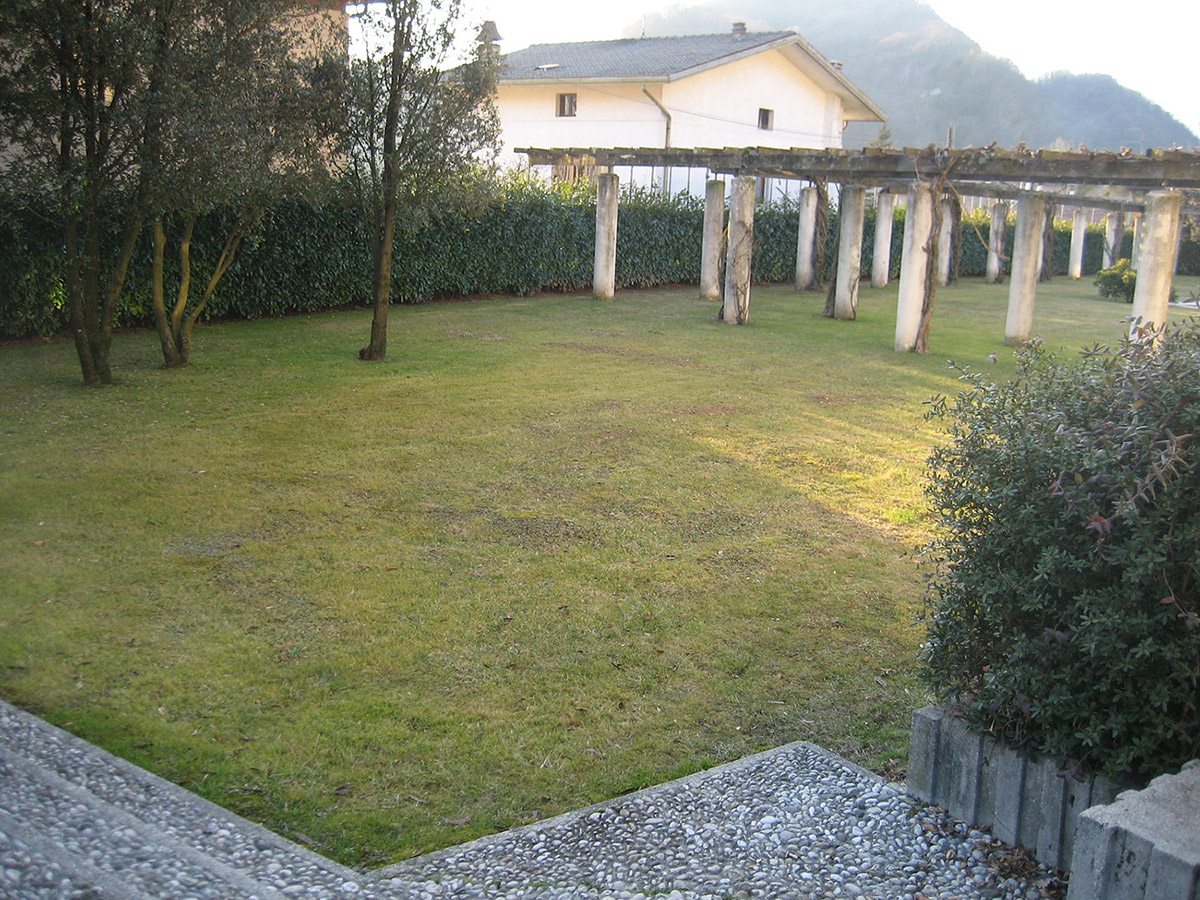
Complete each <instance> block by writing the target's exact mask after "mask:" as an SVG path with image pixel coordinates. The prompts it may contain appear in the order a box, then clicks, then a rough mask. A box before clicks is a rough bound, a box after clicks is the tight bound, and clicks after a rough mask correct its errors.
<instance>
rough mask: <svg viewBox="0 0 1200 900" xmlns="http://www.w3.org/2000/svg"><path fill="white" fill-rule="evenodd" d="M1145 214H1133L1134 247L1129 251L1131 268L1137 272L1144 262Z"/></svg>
mask: <svg viewBox="0 0 1200 900" xmlns="http://www.w3.org/2000/svg"><path fill="white" fill-rule="evenodd" d="M1145 219H1146V214H1145V213H1134V214H1133V247H1132V248H1131V249H1130V251H1129V267H1130V268H1131V269H1133V270H1134V271H1135V272H1136V271H1137V268H1138V266H1139V265H1140V264H1141V261H1142V236H1143V235H1142V229H1143V222H1145Z"/></svg>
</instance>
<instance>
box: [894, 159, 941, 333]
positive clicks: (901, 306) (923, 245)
mask: <svg viewBox="0 0 1200 900" xmlns="http://www.w3.org/2000/svg"><path fill="white" fill-rule="evenodd" d="M934 202H935V199H934V196H933V194H932V193H931V192H930V190H929V188H927V187H925V186H924V185H923V184H919V183H917V184H913V185H911V186H910V187H909V189H908V200H907V201H906V203H907V209H906V211H905V213H904V256H903V258H902V259H901V260H900V297H899V299H898V300H897V302H896V351H897V352H898V353H908V352H910V351H912V350H914V349H916V346H917V334H918V332H919V331H920V328H921V310H922V309H923V308H924V306H925V288H926V284H927V282H926V279H927V278H928V275H929V237H930V236H929V229H930V228H931V227H932V226H933V204H934Z"/></svg>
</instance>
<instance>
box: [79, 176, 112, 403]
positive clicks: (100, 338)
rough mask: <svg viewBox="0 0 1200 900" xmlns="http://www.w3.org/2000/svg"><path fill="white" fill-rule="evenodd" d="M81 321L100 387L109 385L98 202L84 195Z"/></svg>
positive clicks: (108, 337) (108, 336) (109, 339)
mask: <svg viewBox="0 0 1200 900" xmlns="http://www.w3.org/2000/svg"><path fill="white" fill-rule="evenodd" d="M83 234H84V238H83V320H84V328H85V329H86V330H87V340H88V346H89V347H90V348H91V353H92V361H93V363H94V364H95V366H96V375H97V376H98V377H99V379H100V381H99V383H100V384H112V381H113V377H112V367H111V366H110V364H109V350H110V348H111V347H112V332H111V331H110V332H108V333H105V331H104V326H103V318H102V310H103V306H104V302H103V299H102V294H103V291H102V290H101V287H100V203H99V199H98V198H97V197H95V196H91V195H90V196H88V198H87V201H86V203H85V206H84V229H83Z"/></svg>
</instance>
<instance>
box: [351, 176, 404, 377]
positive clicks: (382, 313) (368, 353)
mask: <svg viewBox="0 0 1200 900" xmlns="http://www.w3.org/2000/svg"><path fill="white" fill-rule="evenodd" d="M397 207H398V204H397V203H396V201H395V200H393V199H392V198H391V197H389V198H388V199H387V201H386V202H385V204H384V208H383V222H382V223H381V224H382V227H381V228H380V229H379V239H378V240H377V241H376V244H375V254H374V256H375V280H374V288H375V314H374V316H372V318H371V341H370V343H369V344H367V346H365V347H363V348H362V349H361V350H360V351H358V358H359V359H365V360H379V359H383V358H384V357H385V356H386V355H387V320H388V309H389V307H390V306H391V303H392V252H393V248H394V243H393V241H394V238H395V234H396V213H397Z"/></svg>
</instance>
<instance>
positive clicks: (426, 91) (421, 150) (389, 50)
mask: <svg viewBox="0 0 1200 900" xmlns="http://www.w3.org/2000/svg"><path fill="white" fill-rule="evenodd" d="M362 16H363V19H364V31H365V32H366V33H367V34H368V35H369V36H370V37H372V38H373V39H374V41H373V42H372V43H371V46H369V47H368V50H367V53H366V55H365V57H364V58H363V59H361V60H358V61H356V62H355V64H354V65H352V67H351V79H350V83H351V89H350V92H349V98H350V113H349V116H348V120H349V123H350V124H349V129H350V171H351V175H352V178H353V181H354V182H355V184H356V185H357V186H358V189H359V193H360V196H361V198H362V200H363V202H364V205H365V207H366V209H367V213H368V225H369V230H370V235H369V239H370V242H371V250H372V260H373V278H372V285H373V292H374V298H373V300H374V317H373V319H372V322H371V337H370V341H369V342H368V343H367V345H366V346H365V347H363V348H362V350H361V351H360V352H359V357H360V358H362V359H366V360H378V359H383V357H384V356H385V355H386V354H387V320H388V309H389V307H390V305H391V299H392V297H391V290H392V257H393V252H394V245H395V238H396V227H397V220H398V219H399V217H400V216H401V215H403V216H404V222H405V224H407V225H415V224H419V223H420V222H421V221H423V220H424V219H426V218H427V217H428V216H429V214H430V213H431V211H432V210H433V209H434V206H435V204H437V203H438V202H439V200H440V199H442V198H444V196H445V194H446V192H447V191H448V190H450V189H451V188H452V186H453V185H454V184H455V181H456V179H458V178H460V177H461V176H462V175H463V174H464V173H466V172H469V171H470V170H472V169H473V168H474V167H476V166H478V165H479V163H480V161H481V159H484V158H486V157H487V154H488V152H489V151H492V152H493V153H494V146H495V143H496V140H497V138H498V135H499V124H498V120H497V117H496V113H495V110H494V108H493V106H492V103H491V98H492V94H493V92H494V90H495V74H496V70H497V65H498V59H497V55H496V53H495V45H494V44H493V43H492V39H493V38H494V31H492V32H489V33H486V34H485V33H483V32H481V35H480V37H481V40H480V42H479V45H478V50H477V52H476V54H475V56H474V58H473V59H472V60H471V61H470V62H468V63H466V64H464V65H461V66H458V67H456V68H450V66H449V64H450V62H451V60H452V57H453V53H454V50H455V43H456V37H457V30H458V27H459V25H460V8H459V0H443V2H441V3H430V4H428V5H426V4H422V3H421V2H419V0H387V2H384V3H375V4H371V5H369V6H368V7H367V8H366V11H365V12H363V13H362Z"/></svg>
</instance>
